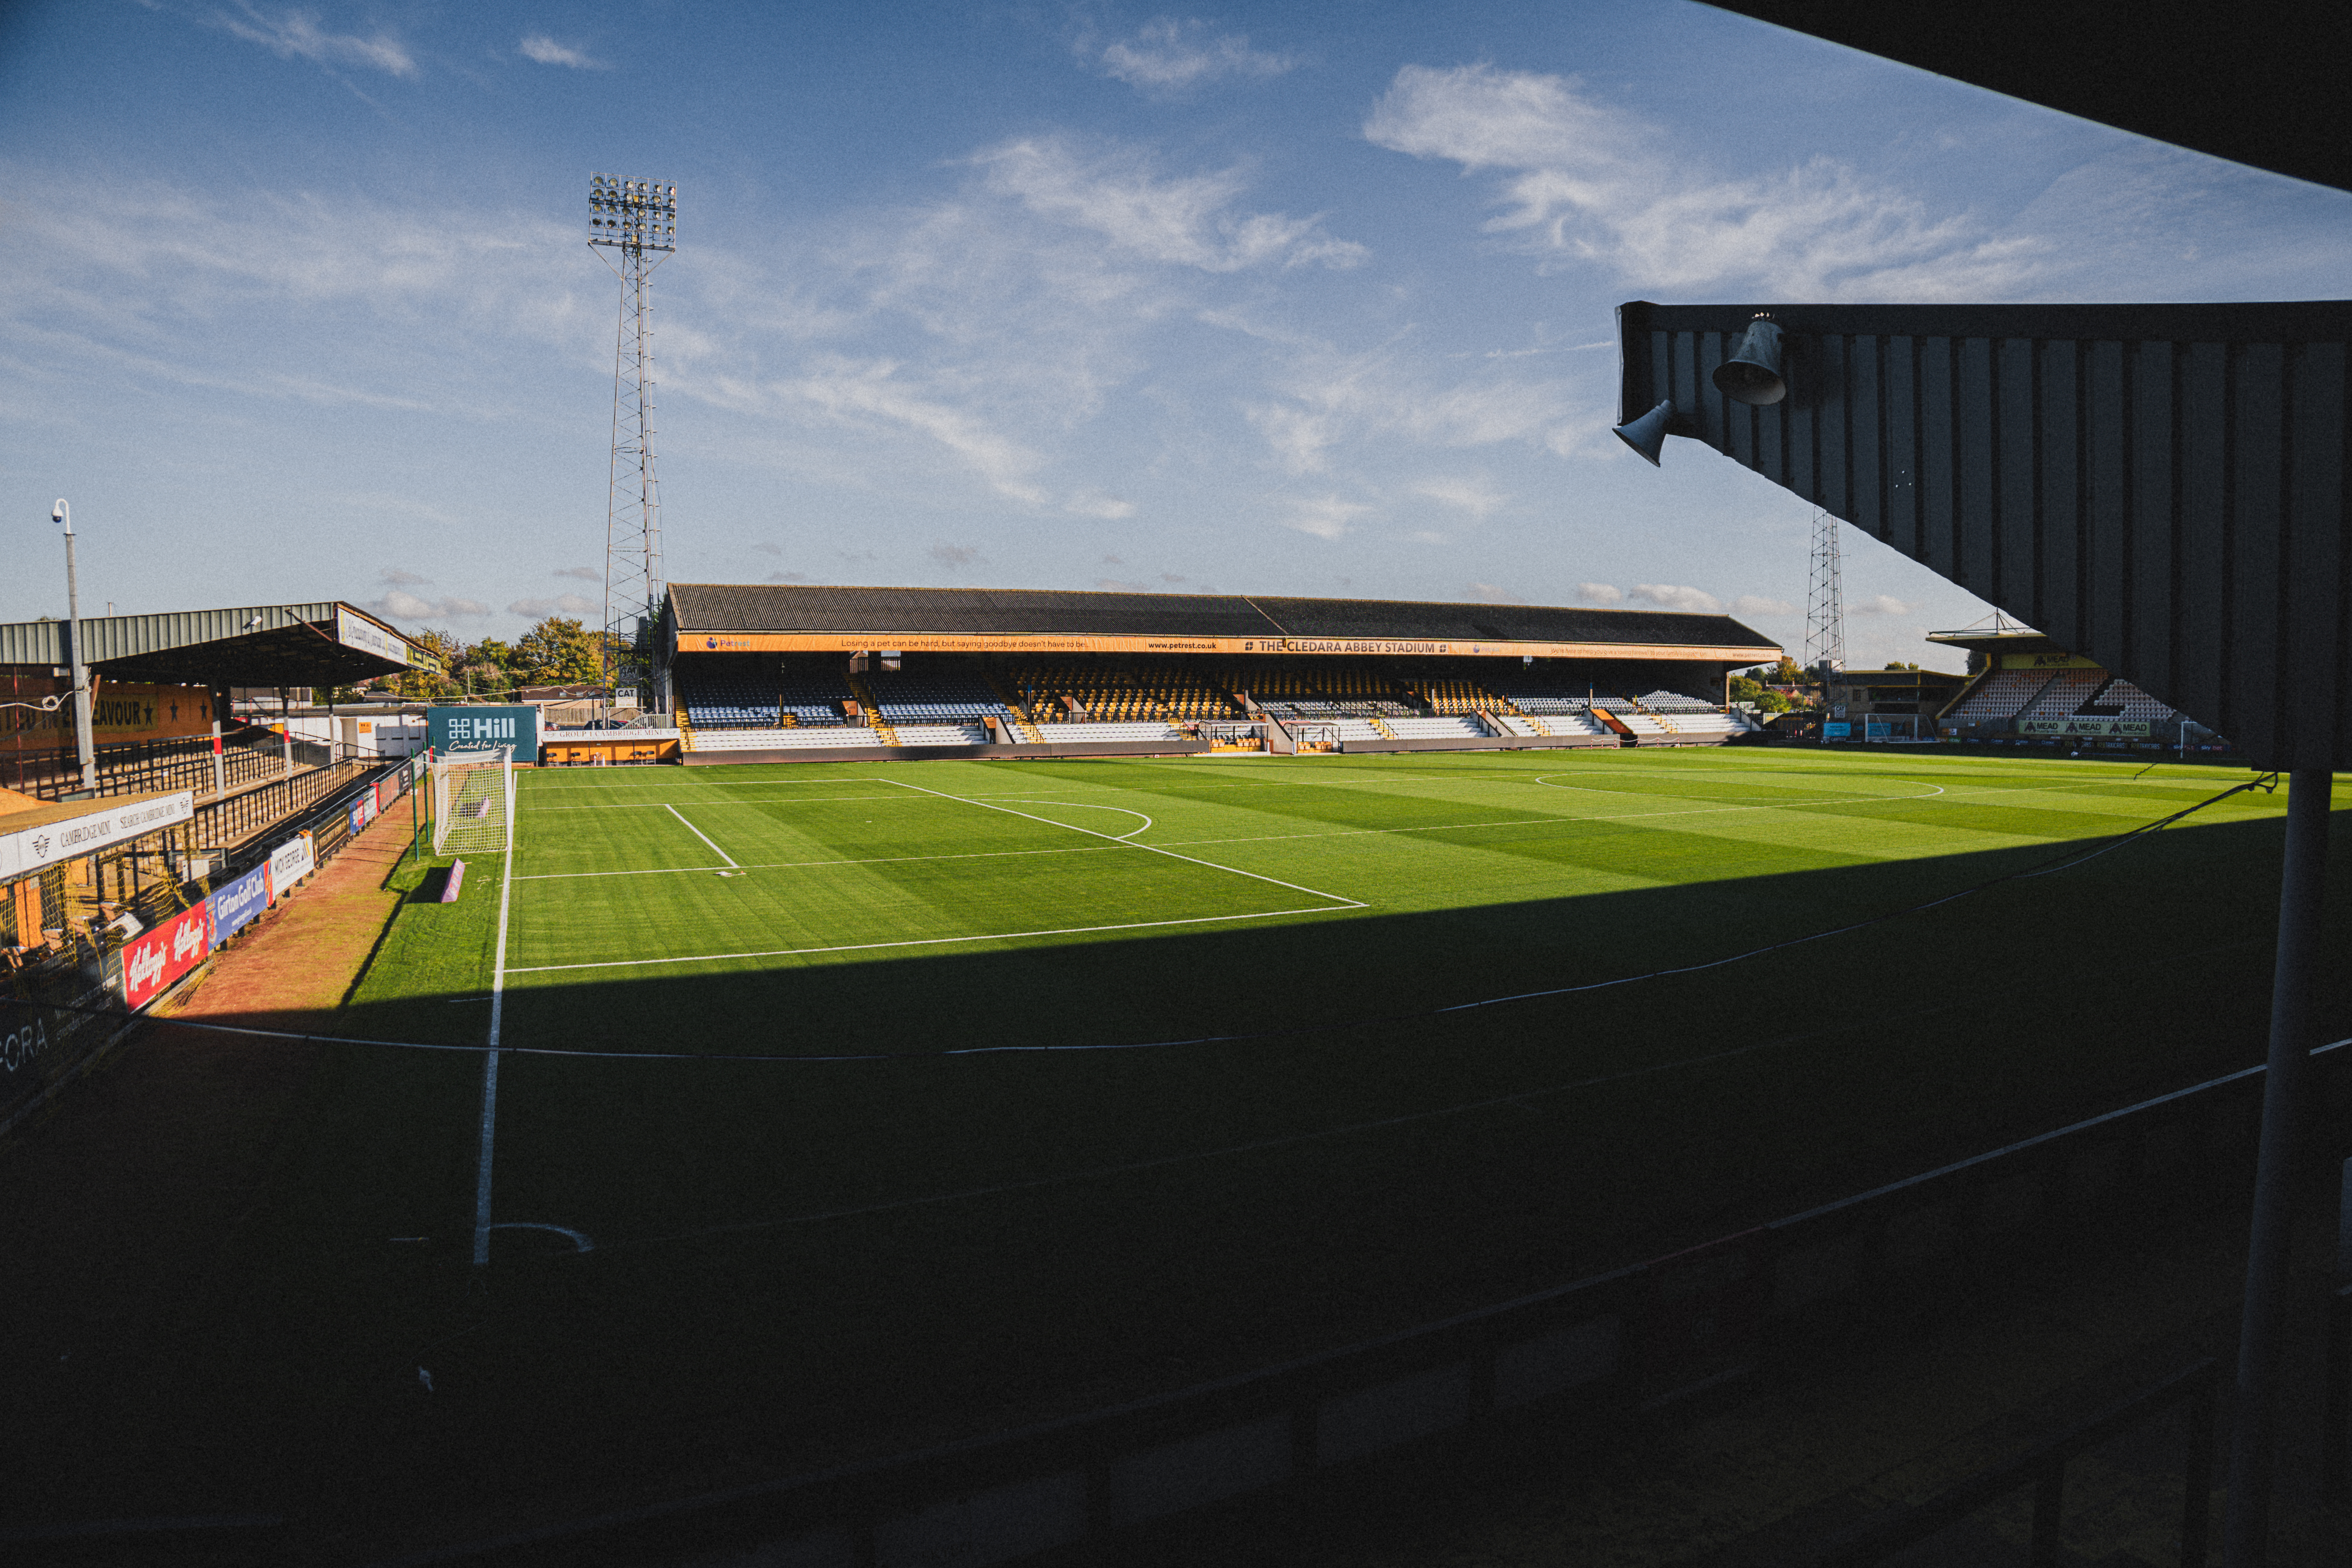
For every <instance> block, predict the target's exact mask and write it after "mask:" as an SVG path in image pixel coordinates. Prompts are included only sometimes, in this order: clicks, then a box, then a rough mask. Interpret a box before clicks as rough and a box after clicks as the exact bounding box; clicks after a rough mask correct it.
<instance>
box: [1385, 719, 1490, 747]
mask: <svg viewBox="0 0 2352 1568" xmlns="http://www.w3.org/2000/svg"><path fill="white" fill-rule="evenodd" d="M1382 722H1383V723H1385V724H1387V725H1388V727H1389V728H1390V729H1391V731H1394V732H1395V734H1396V738H1397V739H1398V740H1400V741H1463V740H1484V739H1486V733H1487V731H1486V726H1485V725H1484V724H1481V723H1479V722H1478V721H1477V720H1475V719H1473V718H1470V717H1468V716H1467V715H1458V716H1449V717H1440V718H1430V719H1421V718H1401V719H1385V720H1383V721H1382Z"/></svg>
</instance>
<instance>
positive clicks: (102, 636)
mask: <svg viewBox="0 0 2352 1568" xmlns="http://www.w3.org/2000/svg"><path fill="white" fill-rule="evenodd" d="M60 575H62V574H60ZM254 622H258V623H259V624H258V625H257V626H256V625H252V624H251V623H254ZM306 622H307V623H310V624H312V625H324V626H326V627H327V629H328V632H329V634H330V636H331V635H332V633H333V630H334V624H335V604H334V601H332V600H328V601H326V602H324V603H320V604H315V605H246V606H243V607H241V608H238V609H230V610H179V611H166V612H164V613H163V614H161V615H152V616H83V617H82V618H81V629H82V658H84V659H85V660H86V661H88V662H89V663H91V664H104V663H106V662H108V661H109V660H111V659H120V658H133V657H135V656H137V655H140V654H152V653H163V652H166V651H169V650H171V649H173V648H184V647H194V646H195V645H197V644H200V643H209V642H225V641H228V640H230V639H233V638H236V637H245V636H247V635H249V634H250V633H252V632H268V631H275V630H278V628H280V627H284V626H298V625H301V624H303V623H306ZM65 661H66V639H65V623H64V622H62V621H16V622H11V623H9V624H6V625H0V664H48V665H58V664H63V663H64V662H65Z"/></svg>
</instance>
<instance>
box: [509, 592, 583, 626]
mask: <svg viewBox="0 0 2352 1568" xmlns="http://www.w3.org/2000/svg"><path fill="white" fill-rule="evenodd" d="M603 608H604V606H603V605H599V604H597V603H596V601H595V600H593V599H583V598H582V597H581V596H580V595H577V594H558V595H555V597H553V598H552V599H517V600H516V601H515V602H514V603H513V604H511V605H508V606H507V610H508V613H509V614H511V615H517V616H530V617H531V618H532V619H533V620H538V619H540V618H541V617H542V616H593V615H597V614H600V613H601V612H602V611H603Z"/></svg>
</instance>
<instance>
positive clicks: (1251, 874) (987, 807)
mask: <svg viewBox="0 0 2352 1568" xmlns="http://www.w3.org/2000/svg"><path fill="white" fill-rule="evenodd" d="M886 782H887V783H889V784H898V787H899V788H900V789H911V790H920V791H921V792H922V793H923V794H925V795H937V796H938V797H939V798H940V799H941V800H952V801H959V802H961V803H962V804H963V805H976V806H979V807H980V808H981V809H982V810H983V811H1001V812H1003V813H1004V814H1005V815H1006V816H1026V817H1028V818H1029V820H1030V821H1032V822H1042V823H1044V824H1045V826H1048V827H1059V828H1061V829H1063V830H1064V831H1066V832H1069V833H1083V834H1086V835H1087V837H1093V838H1105V839H1108V840H1109V841H1110V842H1111V843H1113V844H1126V845H1128V846H1129V847H1130V848H1135V849H1148V850H1150V852H1151V853H1152V854H1154V855H1165V856H1167V857H1168V858H1170V859H1171V860H1183V861H1186V862H1189V863H1190V864H1192V865H1194V866H1205V867H1207V868H1209V869H1210V870H1212V871H1224V872H1228V873H1230V874H1231V875H1233V876H1236V877H1247V878H1250V879H1252V880H1254V881H1259V882H1270V883H1272V884H1273V885H1274V886H1276V887H1277V888H1288V889H1290V890H1291V891H1292V892H1294V893H1306V894H1307V895H1309V896H1310V897H1313V898H1318V899H1329V900H1331V901H1332V902H1333V903H1335V904H1339V905H1341V906H1343V907H1345V908H1348V909H1353V910H1360V909H1363V908H1365V907H1366V905H1365V904H1364V902H1363V900H1360V899H1345V898H1341V897H1340V896H1339V894H1337V893H1327V892H1325V891H1324V890H1323V889H1320V888H1310V887H1307V885H1306V884H1305V883H1303V882H1286V881H1284V880H1283V879H1281V878H1279V877H1267V876H1264V875H1261V874H1260V873H1258V872H1255V871H1244V870H1243V869H1242V868H1240V867H1238V866H1220V865H1218V864H1217V863H1216V862H1215V861H1214V860H1203V859H1202V858H1199V857H1198V856H1194V855H1179V854H1177V853H1176V851H1174V850H1173V849H1162V848H1161V847H1160V846H1159V845H1157V844H1136V843H1134V842H1133V841H1132V840H1130V839H1126V838H1121V837H1118V835H1116V834H1110V833H1097V832H1096V831H1095V830H1094V829H1093V828H1091V827H1078V826H1074V825H1072V824H1070V823H1067V822H1055V820H1054V819H1053V818H1052V817H1050V816H1030V814H1029V813H1028V812H1025V811H1015V810H1013V808H1012V807H1011V806H1009V805H993V804H992V803H990V802H988V801H984V800H967V799H965V797H964V796H962V795H950V794H948V792H947V791H945V790H940V789H926V788H925V787H924V786H923V785H921V784H906V783H903V782H902V781H900V780H898V779H890V780H887V781H886ZM1138 815H1140V814H1138Z"/></svg>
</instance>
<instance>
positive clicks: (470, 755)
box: [433, 746, 514, 855]
mask: <svg viewBox="0 0 2352 1568" xmlns="http://www.w3.org/2000/svg"><path fill="white" fill-rule="evenodd" d="M513 823H514V748H513V747H512V746H486V747H482V748H480V749H478V750H471V751H457V752H444V753H442V754H441V755H440V756H437V757H436V758H434V759H433V853H435V854H436V855H446V854H448V853H449V852H450V851H451V850H456V851H457V852H459V853H461V854H464V853H472V854H497V853H500V852H502V851H504V850H505V849H506V848H507V847H508V836H509V832H510V830H511V827H512V825H513Z"/></svg>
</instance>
